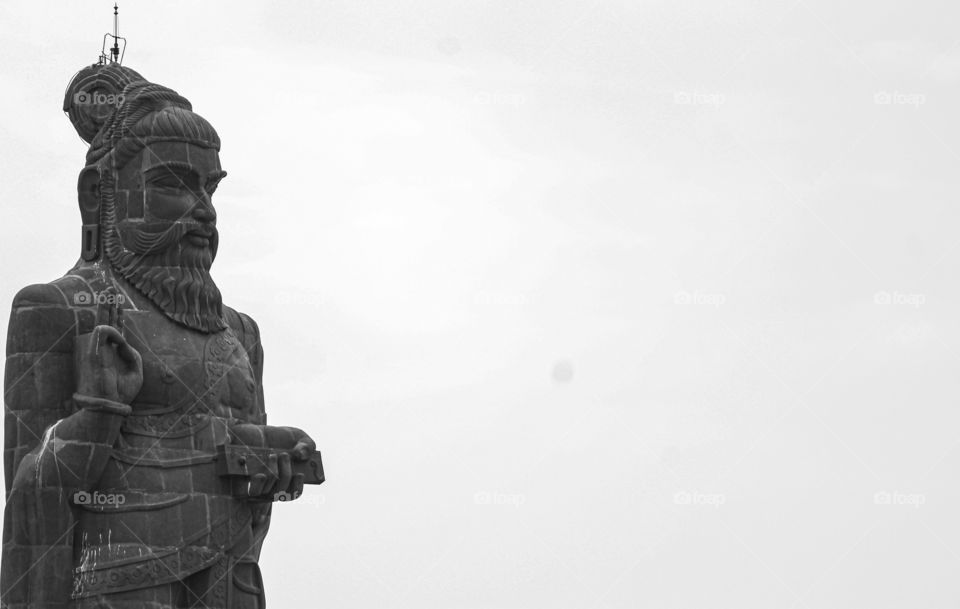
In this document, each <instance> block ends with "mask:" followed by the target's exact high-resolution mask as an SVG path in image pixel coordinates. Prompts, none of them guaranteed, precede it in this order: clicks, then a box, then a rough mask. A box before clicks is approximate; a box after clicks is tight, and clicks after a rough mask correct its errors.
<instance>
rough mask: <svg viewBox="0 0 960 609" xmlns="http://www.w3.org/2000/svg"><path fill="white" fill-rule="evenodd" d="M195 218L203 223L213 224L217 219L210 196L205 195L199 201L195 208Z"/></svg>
mask: <svg viewBox="0 0 960 609" xmlns="http://www.w3.org/2000/svg"><path fill="white" fill-rule="evenodd" d="M193 217H194V218H195V219H196V220H200V221H201V222H213V221H215V220H216V219H217V212H216V210H215V209H214V208H213V201H212V200H211V199H210V195H207V194H204V195H203V196H201V197H200V198H199V199H198V200H197V204H196V205H194V206H193Z"/></svg>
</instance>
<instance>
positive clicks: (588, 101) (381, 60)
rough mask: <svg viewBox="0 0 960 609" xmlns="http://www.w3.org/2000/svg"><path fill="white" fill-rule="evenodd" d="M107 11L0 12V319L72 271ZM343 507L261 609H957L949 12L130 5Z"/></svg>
mask: <svg viewBox="0 0 960 609" xmlns="http://www.w3.org/2000/svg"><path fill="white" fill-rule="evenodd" d="M111 8H112V3H111V2H106V1H100V2H84V3H83V4H82V6H81V4H80V3H66V2H63V3H53V2H42V1H38V2H6V3H4V4H3V5H0V53H2V55H3V56H4V57H5V58H6V60H5V61H4V62H2V64H0V83H2V85H0V91H2V94H0V142H2V147H0V166H2V168H3V169H2V174H0V175H2V185H3V194H2V196H3V199H4V201H5V202H4V204H3V217H4V219H3V221H2V223H0V260H3V261H4V262H5V266H4V271H3V274H2V284H0V314H2V315H6V313H5V312H3V311H5V309H3V308H5V307H9V303H10V302H11V300H12V298H13V295H14V294H15V293H16V291H17V290H18V289H19V288H20V287H22V286H24V285H27V284H30V283H37V282H46V281H50V280H52V279H55V278H57V277H59V276H60V275H62V274H63V273H64V272H65V271H66V270H68V269H69V268H70V267H71V266H72V265H73V263H74V262H75V260H76V259H77V256H78V254H79V245H80V244H79V233H80V230H79V226H80V218H79V214H78V211H77V204H76V178H77V174H78V172H79V171H80V169H81V168H82V165H83V157H84V153H85V146H84V145H83V143H82V142H81V141H80V140H79V138H78V137H77V135H76V133H75V132H74V130H73V128H72V127H71V125H70V123H69V121H68V120H67V119H66V118H65V117H64V115H63V114H62V112H61V104H62V98H63V90H64V88H65V86H66V84H67V83H68V81H69V80H70V78H71V77H72V75H73V74H74V73H75V72H76V71H77V70H79V69H80V68H82V67H83V66H85V65H88V64H90V63H92V62H94V61H95V60H96V58H97V56H98V54H99V51H100V44H101V37H102V35H103V33H104V32H105V31H107V30H108V29H110V27H111V12H112V11H111ZM120 10H121V34H122V35H124V36H126V37H127V38H129V46H128V48H127V51H126V58H125V61H124V63H125V65H128V66H130V67H132V68H134V69H136V70H137V71H139V72H140V73H141V74H143V75H144V76H145V77H146V78H147V79H149V80H151V81H153V82H157V83H160V84H163V85H166V86H169V87H171V88H173V89H175V90H177V91H178V92H180V93H181V94H183V95H184V96H185V97H187V98H188V99H190V100H191V102H192V103H193V106H194V109H195V111H197V112H198V113H200V114H202V115H203V116H204V117H206V118H207V119H209V120H210V121H211V123H212V124H213V125H214V126H215V127H216V129H217V130H218V132H219V133H220V136H221V139H222V141H223V150H222V153H221V160H222V163H223V166H224V169H226V170H227V171H228V172H229V174H230V175H229V177H228V178H227V179H226V180H225V181H224V182H223V183H222V185H221V186H220V189H219V190H218V192H217V195H216V197H215V198H214V203H215V204H216V206H217V209H218V212H219V220H218V226H219V227H220V234H221V237H220V250H219V254H218V258H217V261H216V263H215V265H214V267H213V273H214V277H215V278H216V279H217V282H218V284H219V286H220V288H221V290H222V292H223V294H224V298H225V302H226V303H227V304H229V305H231V306H233V307H234V308H236V309H239V310H241V311H244V312H247V313H249V314H250V315H252V316H253V317H254V318H255V319H256V320H257V321H258V323H259V325H260V328H261V331H262V336H263V344H264V348H265V352H266V373H265V384H266V397H267V409H268V413H269V414H270V417H271V422H272V423H274V424H278V425H283V424H289V425H296V426H299V427H302V428H304V429H306V430H307V431H309V432H310V433H311V434H312V435H313V437H314V438H315V439H316V441H317V443H318V445H319V447H320V448H321V450H322V453H323V458H324V462H325V465H326V468H327V474H328V478H329V481H328V482H327V483H325V484H324V485H323V486H322V487H319V488H310V489H308V490H307V493H306V496H305V497H304V498H303V499H302V500H301V501H299V502H296V503H293V504H289V505H280V506H278V507H277V509H276V510H275V512H274V513H275V516H274V521H273V526H272V531H271V533H270V536H269V538H268V540H267V543H266V546H265V549H264V553H263V558H262V561H261V563H262V568H263V572H264V578H265V584H266V587H267V597H268V600H269V602H270V606H272V607H304V608H307V607H309V608H313V607H341V608H344V609H347V608H378V607H411V608H413V607H417V608H438V609H449V608H457V607H477V608H481V607H483V608H487V607H489V608H500V607H516V608H533V607H544V608H551V609H554V608H563V607H570V608H594V607H631V608H634V607H678V608H680V607H684V608H685V607H690V608H702V607H736V608H745V607H757V608H765V607H773V606H776V607H798V608H802V607H811V608H813V607H845V608H849V607H873V608H876V607H897V608H899V607H905V606H911V607H918V608H919V607H945V606H956V605H957V603H958V602H960V585H958V583H957V578H956V573H957V572H958V570H960V522H958V518H957V514H958V513H960V482H958V481H960V476H958V469H960V414H958V409H957V398H958V395H960V383H958V380H960V379H958V375H957V374H956V372H955V371H956V369H957V367H958V366H960V327H958V313H957V311H958V310H960V306H958V305H960V289H958V288H960V281H958V279H957V277H958V271H960V248H958V247H957V244H958V238H957V227H958V220H960V213H958V211H957V209H956V208H957V198H956V193H957V186H958V184H957V182H958V178H957V176H958V175H960V173H958V172H957V171H956V167H957V165H958V162H960V139H958V136H960V121H957V120H956V118H955V114H956V109H957V107H958V101H960V99H958V90H957V85H958V81H960V40H958V38H957V31H956V23H957V19H958V17H960V11H958V8H957V6H956V4H955V3H950V2H905V1H903V2H881V3H876V2H864V1H857V2H844V3H836V2H827V1H814V0H799V1H796V0H789V1H785V2H781V1H778V0H776V1H770V0H767V1H764V2H759V1H756V2H751V1H747V0H743V1H735V0H717V1H713V2H690V1H684V2H683V3H675V2H666V1H664V2H655V1H649V2H646V1H645V2H633V1H620V2H615V1H607V0H600V1H597V2H591V1H586V0H584V1H581V2H566V1H560V0H552V1H547V0H542V1H541V0H538V1H529V2H522V3H519V2H495V1H479V0H474V1H453V0H432V1H429V2H426V1H404V0H396V1H391V2H386V1H381V2H356V1H353V2H348V1H345V0H336V1H332V0H324V1H321V2H312V1H306V0H289V1H285V2H280V3H270V4H268V3H254V2H241V1H235V2H226V1H220V2H203V3H200V2H185V1H184V2H164V3H162V4H159V3H154V4H148V3H133V2H123V3H122V6H121V8H120Z"/></svg>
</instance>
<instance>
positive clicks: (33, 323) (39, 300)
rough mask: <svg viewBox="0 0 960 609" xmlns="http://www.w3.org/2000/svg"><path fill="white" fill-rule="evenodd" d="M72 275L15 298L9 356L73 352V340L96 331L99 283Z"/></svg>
mask: <svg viewBox="0 0 960 609" xmlns="http://www.w3.org/2000/svg"><path fill="white" fill-rule="evenodd" d="M87 275H88V274H87V273H81V274H78V273H75V272H73V271H71V272H70V273H68V274H67V275H64V276H63V277H60V278H59V279H55V280H53V281H51V282H49V283H35V284H32V285H28V286H26V287H25V288H23V289H21V290H20V291H19V292H17V294H16V295H15V296H14V297H13V304H12V306H11V311H10V326H9V328H8V331H7V355H10V354H12V353H33V352H50V351H52V352H64V353H66V352H72V349H73V337H74V336H75V335H77V334H82V333H83V332H88V331H90V330H91V329H93V326H94V324H95V321H96V307H94V306H91V305H92V303H93V301H94V296H95V293H96V292H97V290H98V289H99V288H98V285H99V282H100V281H99V280H98V279H96V278H95V277H94V276H92V275H90V276H87Z"/></svg>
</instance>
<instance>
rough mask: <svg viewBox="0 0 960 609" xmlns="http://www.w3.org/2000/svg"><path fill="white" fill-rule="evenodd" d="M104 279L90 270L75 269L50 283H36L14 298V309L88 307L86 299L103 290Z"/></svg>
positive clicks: (22, 290)
mask: <svg viewBox="0 0 960 609" xmlns="http://www.w3.org/2000/svg"><path fill="white" fill-rule="evenodd" d="M102 282H103V281H102V279H101V278H100V277H99V276H98V275H96V274H94V272H92V271H91V270H88V269H74V270H72V271H70V272H69V273H67V274H66V275H64V276H63V277H60V278H58V279H54V280H53V281H50V282H48V283H34V284H32V285H28V286H26V287H25V288H23V289H21V290H20V291H19V292H17V294H16V295H15V296H14V297H13V308H14V309H21V308H31V307H63V308H72V307H75V306H86V305H87V304H88V303H87V302H86V297H87V296H91V295H92V293H93V292H95V291H97V290H99V289H102V286H101V285H100V284H101V283H102Z"/></svg>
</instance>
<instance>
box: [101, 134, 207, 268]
mask: <svg viewBox="0 0 960 609" xmlns="http://www.w3.org/2000/svg"><path fill="white" fill-rule="evenodd" d="M225 175H226V173H225V172H224V171H223V170H222V169H221V167H220V155H219V154H217V151H216V150H214V149H212V148H204V147H201V146H198V145H196V144H189V143H186V142H157V143H152V144H148V145H147V146H146V147H144V148H143V149H142V150H140V152H139V153H137V155H136V156H134V157H133V158H132V159H130V161H129V162H128V163H127V164H126V165H125V166H124V167H123V168H122V169H121V170H120V171H119V172H118V175H117V182H116V184H117V197H116V201H117V227H118V228H119V230H120V235H121V237H122V239H123V241H124V245H125V247H127V248H128V249H129V250H131V251H133V252H136V253H138V254H148V253H157V252H154V251H139V250H141V249H143V245H142V243H144V239H142V238H141V239H139V242H140V243H141V245H139V246H138V245H137V243H138V233H142V234H147V235H159V234H162V233H168V234H169V233H174V234H178V235H179V234H182V238H181V239H180V242H179V243H169V241H168V240H167V239H160V240H159V242H160V243H163V244H164V245H165V247H173V246H177V245H179V246H180V247H181V248H183V249H184V250H190V249H206V250H210V253H211V254H215V252H216V246H217V232H216V228H215V227H216V222H217V213H216V210H215V209H214V207H213V201H212V197H213V193H214V192H215V191H216V189H217V185H218V184H219V183H220V180H221V179H223V177H224V176H225ZM147 242H150V243H153V242H157V240H156V239H153V240H147ZM211 259H212V256H211Z"/></svg>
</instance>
